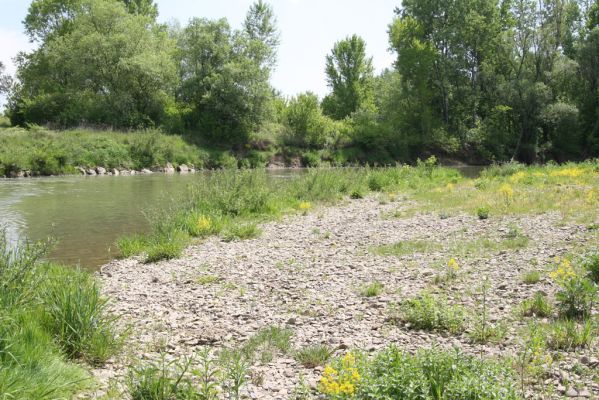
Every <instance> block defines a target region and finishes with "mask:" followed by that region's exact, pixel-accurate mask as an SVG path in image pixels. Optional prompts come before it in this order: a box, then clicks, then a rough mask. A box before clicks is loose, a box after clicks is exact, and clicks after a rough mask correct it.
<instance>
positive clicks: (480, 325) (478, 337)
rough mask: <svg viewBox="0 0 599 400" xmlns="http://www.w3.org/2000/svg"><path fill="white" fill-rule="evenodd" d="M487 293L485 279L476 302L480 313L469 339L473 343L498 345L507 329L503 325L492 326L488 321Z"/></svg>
mask: <svg viewBox="0 0 599 400" xmlns="http://www.w3.org/2000/svg"><path fill="white" fill-rule="evenodd" d="M488 292H489V280H488V278H485V281H484V282H483V284H482V286H481V289H480V300H478V301H477V302H478V304H479V306H480V312H479V313H478V315H477V318H476V319H475V323H474V329H473V330H472V331H471V332H470V338H471V339H472V341H473V342H475V343H482V344H484V343H489V342H491V343H498V342H500V341H501V340H502V339H503V338H504V336H505V334H506V332H507V328H506V327H505V326H504V325H501V324H497V323H495V324H493V323H491V322H490V321H489V315H488V314H489V311H488V307H487V297H488Z"/></svg>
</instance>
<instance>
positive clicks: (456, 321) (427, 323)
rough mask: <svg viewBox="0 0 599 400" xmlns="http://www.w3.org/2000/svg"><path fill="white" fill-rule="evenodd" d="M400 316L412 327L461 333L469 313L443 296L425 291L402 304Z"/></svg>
mask: <svg viewBox="0 0 599 400" xmlns="http://www.w3.org/2000/svg"><path fill="white" fill-rule="evenodd" d="M400 318H401V319H402V320H403V321H404V322H406V323H408V324H409V326H410V328H412V329H424V330H429V331H448V332H451V333H459V332H462V331H463V330H464V329H465V323H466V319H467V314H466V311H465V310H464V308H462V307H460V306H457V305H450V304H449V303H448V302H447V299H446V298H444V297H442V296H434V295H431V294H429V293H424V294H421V295H420V296H418V297H416V298H413V299H410V300H406V301H404V302H403V303H402V304H401V305H400Z"/></svg>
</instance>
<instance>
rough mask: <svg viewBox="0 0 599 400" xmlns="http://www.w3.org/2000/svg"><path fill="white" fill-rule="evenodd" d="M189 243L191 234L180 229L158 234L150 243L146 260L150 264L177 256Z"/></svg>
mask: <svg viewBox="0 0 599 400" xmlns="http://www.w3.org/2000/svg"><path fill="white" fill-rule="evenodd" d="M188 244H189V235H187V234H186V233H184V232H181V231H178V230H175V231H172V232H168V233H166V234H164V235H161V236H158V237H157V238H156V239H155V240H153V241H151V242H150V244H149V245H148V248H147V257H146V260H145V262H146V263H148V264H150V263H154V262H158V261H162V260H172V259H174V258H177V257H179V256H181V253H182V252H183V249H185V247H186V246H187V245H188Z"/></svg>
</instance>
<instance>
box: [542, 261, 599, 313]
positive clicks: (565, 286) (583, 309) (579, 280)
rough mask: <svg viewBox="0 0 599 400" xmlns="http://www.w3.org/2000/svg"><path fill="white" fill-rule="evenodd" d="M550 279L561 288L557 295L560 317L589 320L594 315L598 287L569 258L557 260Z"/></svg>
mask: <svg viewBox="0 0 599 400" xmlns="http://www.w3.org/2000/svg"><path fill="white" fill-rule="evenodd" d="M555 264H556V267H555V269H554V270H553V271H552V272H550V274H549V276H550V278H551V279H552V280H553V281H554V282H555V283H557V284H558V285H559V286H560V289H559V290H558V292H557V293H556V295H555V298H556V300H557V305H558V311H559V314H560V316H562V317H566V318H587V317H589V316H590V315H591V314H592V308H593V303H594V301H595V297H596V294H597V287H596V285H595V284H594V283H593V282H592V281H590V280H589V279H588V278H586V277H585V276H584V274H582V273H579V272H578V271H577V270H576V269H575V268H574V267H573V265H572V263H571V261H570V260H569V259H567V258H563V259H560V258H556V259H555Z"/></svg>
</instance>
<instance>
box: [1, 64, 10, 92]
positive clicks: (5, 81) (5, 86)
mask: <svg viewBox="0 0 599 400" xmlns="http://www.w3.org/2000/svg"><path fill="white" fill-rule="evenodd" d="M4 68H5V67H4V64H2V61H0V94H3V93H8V91H9V90H10V87H11V78H10V76H8V75H5V74H4Z"/></svg>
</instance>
